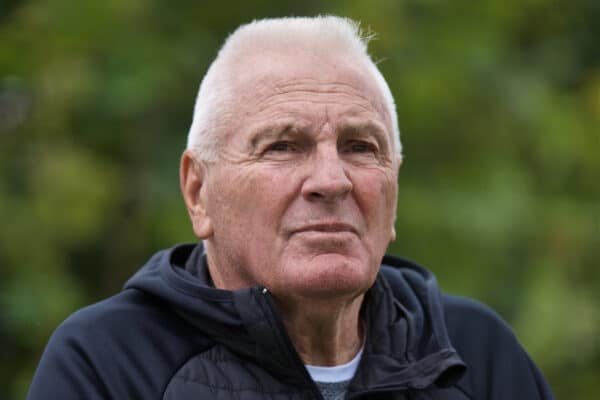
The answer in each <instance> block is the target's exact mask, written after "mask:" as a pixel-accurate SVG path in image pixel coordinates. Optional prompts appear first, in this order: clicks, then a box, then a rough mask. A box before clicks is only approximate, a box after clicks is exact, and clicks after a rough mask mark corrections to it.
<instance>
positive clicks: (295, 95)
mask: <svg viewBox="0 0 600 400" xmlns="http://www.w3.org/2000/svg"><path fill="white" fill-rule="evenodd" d="M230 72H231V76H232V77H233V78H232V80H231V82H232V84H233V85H232V88H231V89H232V92H233V93H234V95H233V99H232V102H231V105H232V108H233V109H232V110H230V112H231V114H232V115H237V117H238V118H237V123H238V124H248V123H251V122H252V121H253V120H254V119H260V120H262V121H261V122H262V123H265V122H269V120H271V119H272V120H273V122H275V120H277V119H278V118H279V117H281V118H284V117H286V116H287V117H289V116H293V117H294V118H297V119H299V120H305V121H304V122H305V123H306V124H309V123H310V122H311V120H313V121H312V122H317V121H316V120H318V119H323V118H327V119H334V120H338V119H341V118H344V119H348V118H350V119H351V120H357V119H364V120H375V121H377V122H379V123H380V124H382V125H383V126H385V127H386V130H387V131H388V132H389V133H390V134H391V133H392V128H391V119H390V116H389V114H388V112H387V108H386V107H385V101H384V97H383V94H382V93H381V91H380V89H379V87H378V85H377V83H376V81H375V79H374V77H373V76H372V74H371V73H370V71H369V70H368V69H367V67H366V66H365V65H362V61H358V60H354V59H350V58H349V57H348V56H344V55H342V54H331V55H323V54H317V53H311V52H310V51H296V52H294V53H283V54H282V53H281V52H279V53H269V52H266V53H265V52H263V53H261V54H255V55H252V56H249V57H245V59H244V60H243V61H240V62H237V63H234V64H233V65H232V69H231V71H230ZM298 123H301V121H298ZM234 125H235V123H234ZM235 131H239V127H237V128H236V129H235Z"/></svg>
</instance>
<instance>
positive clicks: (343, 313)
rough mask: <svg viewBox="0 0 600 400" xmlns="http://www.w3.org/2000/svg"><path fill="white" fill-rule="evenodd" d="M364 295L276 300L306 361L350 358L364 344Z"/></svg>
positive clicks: (333, 362)
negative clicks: (342, 297) (325, 298)
mask: <svg viewBox="0 0 600 400" xmlns="http://www.w3.org/2000/svg"><path fill="white" fill-rule="evenodd" d="M363 297H364V296H363V295H360V296H358V297H354V298H352V299H350V300H348V299H346V300H343V301H342V300H314V299H301V300H298V301H277V303H278V305H279V307H280V309H281V311H282V316H283V322H284V324H285V327H286V329H287V332H288V333H289V335H290V338H291V339H292V343H293V344H294V347H295V348H296V351H297V352H298V354H299V355H300V358H302V361H303V362H304V364H308V365H319V366H333V365H340V364H345V363H347V362H349V361H351V360H352V359H353V358H354V357H355V356H356V354H358V352H359V351H360V348H361V347H362V344H363V340H364V338H363V336H364V335H363V329H362V326H361V321H360V317H359V312H360V307H361V304H362V300H363Z"/></svg>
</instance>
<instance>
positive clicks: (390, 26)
mask: <svg viewBox="0 0 600 400" xmlns="http://www.w3.org/2000/svg"><path fill="white" fill-rule="evenodd" d="M206 3H208V2H205V3H204V4H203V3H201V2H198V1H190V0H182V1H177V2H167V1H158V0H156V1H151V0H104V1H79V0H46V1H42V0H1V1H0V226H1V228H0V271H1V277H0V306H1V313H0V344H1V345H0V387H2V388H3V389H4V390H3V395H2V397H3V398H8V399H21V398H23V397H24V396H25V393H26V391H27V388H28V385H29V382H30V380H31V376H32V374H33V371H34V369H35V366H36V363H37V361H38V359H39V357H40V354H41V352H42V350H43V348H44V346H45V343H46V341H47V340H48V337H49V335H50V334H51V332H52V330H53V329H54V328H55V327H56V326H57V325H58V324H59V323H60V322H61V321H62V320H63V319H64V318H65V317H66V316H67V315H69V314H70V313H72V312H73V311H74V310H76V309H77V308H79V307H82V306H83V305H86V304H89V303H91V302H95V301H97V300H99V299H101V298H103V297H106V296H108V295H111V294H113V293H115V292H117V291H119V290H120V288H121V286H122V284H123V283H124V282H125V280H126V279H127V277H129V276H130V275H131V274H132V273H133V272H134V271H135V270H136V269H137V268H138V267H139V266H140V265H141V264H142V263H144V262H145V260H146V259H148V257H149V256H150V255H151V254H152V253H153V252H155V251H156V250H158V249H161V248H164V247H169V246H171V245H173V244H174V243H177V242H189V241H193V240H194V237H193V235H192V231H191V228H190V224H189V223H188V220H187V216H186V213H185V209H184V206H183V202H182V200H181V197H180V194H179V187H178V162H179V156H180V153H181V151H182V149H183V148H184V143H185V138H186V134H187V129H188V127H189V124H190V121H191V115H192V107H193V102H194V97H195V94H196V90H197V87H198V84H199V81H200V79H201V77H202V75H203V74H204V72H205V71H206V69H207V67H208V65H209V62H210V60H211V59H212V58H214V56H215V55H216V52H217V50H218V47H219V45H220V44H221V42H222V41H223V39H224V38H225V37H226V35H227V34H228V33H229V32H231V31H232V30H233V29H235V27H236V26H238V25H239V24H240V23H243V22H248V21H251V20H252V19H255V18H260V17H269V16H284V15H314V14H318V13H334V14H340V15H345V16H349V17H352V18H355V19H357V20H360V21H361V22H362V25H363V27H365V28H369V27H370V28H371V29H372V30H373V31H375V32H377V33H378V36H377V39H376V40H374V41H373V42H372V44H371V53H372V54H373V55H374V57H375V58H376V59H378V60H380V64H379V65H380V68H381V70H382V71H383V73H384V75H385V76H386V77H387V79H388V82H389V84H390V86H391V89H392V92H393V93H394V95H395V98H396V102H397V106H398V114H399V120H400V126H401V129H402V133H403V142H404V145H405V153H406V160H405V164H404V166H403V168H402V171H401V175H400V178H399V179H400V181H399V182H400V185H399V187H400V196H399V204H398V219H397V231H398V239H397V241H396V242H395V244H394V245H393V246H392V247H391V248H390V251H391V252H392V253H395V254H399V255H403V256H406V257H408V258H411V259H414V260H417V261H418V262H420V263H421V264H424V265H426V266H428V267H429V268H431V269H432V270H433V271H434V272H435V273H436V274H437V276H438V279H439V281H440V284H441V286H442V287H443V288H444V289H445V290H446V291H448V292H452V293H457V294H462V295H467V296H472V297H475V298H477V299H479V300H481V301H483V302H485V303H487V304H489V305H491V306H492V307H494V308H495V309H496V310H498V312H499V313H500V314H501V315H502V316H503V317H504V318H505V319H507V320H508V321H509V322H510V323H511V325H512V326H513V327H514V329H515V331H516V333H517V335H518V337H519V338H520V340H521V341H522V343H523V344H524V346H525V347H526V348H527V350H528V351H529V352H530V353H531V355H532V357H533V358H534V359H535V361H536V362H537V363H538V365H539V366H540V367H541V369H542V370H543V372H544V374H545V375H546V376H547V377H548V379H549V381H550V383H551V385H552V387H553V390H554V391H555V392H556V394H557V397H558V398H564V399H595V398H597V393H598V392H599V389H598V382H599V381H600V270H599V266H600V265H599V260H600V228H599V224H600V222H599V220H600V140H599V137H600V23H599V21H600V2H599V1H596V0H589V1H587V0H563V1H552V0H503V1H499V0H498V1H495V0H480V1H470V0H453V1H444V0H404V1H399V0H397V1H393V0H371V1H368V2H367V1H341V0H338V1H328V2H326V3H325V2H323V3H324V4H321V2H318V1H303V2H292V1H281V0H269V1H266V0H265V1H257V2H246V1H229V2H211V3H209V4H206ZM249 212H251V210H249Z"/></svg>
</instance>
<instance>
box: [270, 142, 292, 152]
mask: <svg viewBox="0 0 600 400" xmlns="http://www.w3.org/2000/svg"><path fill="white" fill-rule="evenodd" d="M293 150H294V146H293V145H292V143H290V142H275V143H273V144H271V145H269V147H267V149H266V151H275V152H285V151H293Z"/></svg>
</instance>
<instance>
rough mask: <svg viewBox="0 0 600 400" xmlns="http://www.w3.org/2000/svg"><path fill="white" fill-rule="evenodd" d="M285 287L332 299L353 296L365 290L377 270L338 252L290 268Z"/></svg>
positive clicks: (306, 295)
mask: <svg viewBox="0 0 600 400" xmlns="http://www.w3.org/2000/svg"><path fill="white" fill-rule="evenodd" d="M292 272H293V274H292V276H290V280H288V285H286V286H287V287H286V288H284V290H287V291H288V293H290V292H291V291H293V292H295V293H296V294H297V295H299V296H302V297H309V298H315V299H317V298H319V299H332V298H345V297H355V296H358V295H360V294H363V293H364V292H366V291H367V290H368V289H369V288H370V287H371V286H372V285H373V282H374V281H375V277H376V274H377V269H376V268H372V267H370V266H368V263H365V262H360V261H358V260H348V259H347V258H346V257H342V256H339V255H331V256H318V257H316V258H315V259H313V260H312V262H310V263H308V265H306V266H303V268H302V270H299V271H292Z"/></svg>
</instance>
